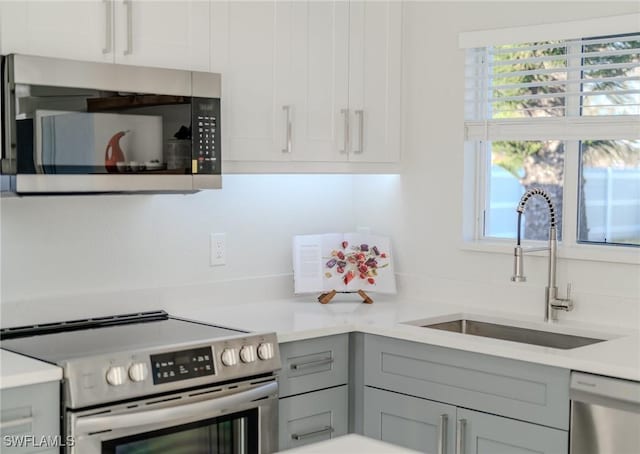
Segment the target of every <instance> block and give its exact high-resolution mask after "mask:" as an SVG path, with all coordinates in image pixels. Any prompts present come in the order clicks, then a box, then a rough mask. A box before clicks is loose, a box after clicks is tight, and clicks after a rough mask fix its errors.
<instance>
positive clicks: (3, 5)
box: [0, 0, 114, 62]
mask: <svg viewBox="0 0 640 454" xmlns="http://www.w3.org/2000/svg"><path fill="white" fill-rule="evenodd" d="M113 26H114V23H113V3H112V1H111V0H103V1H100V0H86V1H81V2H78V1H74V2H70V1H39V2H36V1H7V2H0V33H1V35H2V37H1V42H2V53H3V54H9V53H22V54H31V55H42V56H45V57H56V58H69V59H73V60H85V61H98V62H103V61H104V62H113Z"/></svg>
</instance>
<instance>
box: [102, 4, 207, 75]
mask: <svg viewBox="0 0 640 454" xmlns="http://www.w3.org/2000/svg"><path fill="white" fill-rule="evenodd" d="M114 7H115V11H114V18H115V20H114V37H115V43H114V52H115V62H116V63H122V64H128V65H140V66H159V67H164V68H176V69H189V70H196V71H209V68H210V66H209V57H210V37H209V8H210V3H209V2H208V1H197V0H196V1H150V0H114Z"/></svg>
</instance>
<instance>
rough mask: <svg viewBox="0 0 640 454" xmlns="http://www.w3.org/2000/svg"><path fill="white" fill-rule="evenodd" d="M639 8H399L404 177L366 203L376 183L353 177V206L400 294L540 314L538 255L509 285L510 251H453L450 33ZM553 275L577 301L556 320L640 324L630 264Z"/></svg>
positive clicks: (457, 71) (455, 207) (459, 76)
mask: <svg viewBox="0 0 640 454" xmlns="http://www.w3.org/2000/svg"><path fill="white" fill-rule="evenodd" d="M639 10H640V4H639V3H637V2H625V3H615V2H566V3H557V2H553V3H552V2H535V3H525V2H513V1H512V2H470V3H462V2H439V3H435V2H409V3H407V4H405V11H404V13H405V14H404V43H403V46H404V52H405V58H404V67H403V78H404V87H403V88H404V90H403V92H404V100H403V104H404V118H403V124H404V133H403V138H404V146H403V156H402V165H403V172H402V178H401V180H399V181H397V184H394V185H393V187H390V186H389V185H387V186H385V187H384V188H381V190H380V192H381V194H378V196H380V197H371V196H368V197H365V196H364V195H365V194H368V193H369V191H370V189H371V188H372V187H373V188H376V187H378V186H377V181H378V180H377V177H369V176H359V177H356V178H355V181H354V200H360V201H363V203H359V204H356V205H355V206H356V209H358V213H357V218H358V221H359V222H362V223H365V224H369V225H370V226H371V227H372V228H373V229H374V230H378V231H383V232H391V233H392V235H393V237H394V239H395V246H396V265H397V271H398V272H399V273H400V277H401V279H400V281H399V282H401V283H403V284H404V286H403V288H404V290H405V291H406V292H407V293H409V294H411V295H424V297H426V298H429V299H431V298H433V299H441V300H450V301H453V302H460V303H465V304H478V305H481V306H483V307H484V308H489V309H495V310H506V311H511V312H525V313H529V314H536V315H539V316H540V317H542V314H543V310H544V304H543V301H544V286H545V283H546V276H545V275H546V261H545V258H543V257H527V260H526V266H527V277H528V278H529V281H528V282H527V283H525V284H511V283H510V282H509V277H510V276H511V273H512V258H511V256H510V255H505V254H490V253H481V252H470V251H464V250H462V249H461V248H460V244H461V238H462V220H463V212H462V206H463V184H462V182H463V171H464V162H463V127H462V125H463V119H464V117H463V113H464V112H463V107H464V104H463V102H464V101H463V96H464V93H463V88H464V81H463V66H464V52H463V51H462V50H461V49H459V48H458V33H460V32H462V31H471V30H483V29H492V28H501V27H518V26H520V25H533V24H539V23H545V21H570V20H580V19H584V18H592V17H600V16H609V15H617V14H628V13H631V12H638V11H639ZM514 39H517V37H514ZM367 200H368V201H371V203H368V204H367V203H366V201H367ZM380 201H382V202H380ZM514 209H515V207H514ZM514 213H515V212H514ZM514 222H515V215H514ZM558 278H559V285H564V284H565V283H566V282H567V281H571V282H572V283H573V290H574V300H575V301H576V308H575V310H574V311H573V312H571V313H570V314H561V317H562V318H565V319H576V320H588V321H594V322H604V323H610V324H620V325H628V326H635V327H638V326H640V268H639V267H638V266H637V265H623V264H614V263H604V262H587V261H568V260H560V262H559V269H558ZM561 292H564V289H561Z"/></svg>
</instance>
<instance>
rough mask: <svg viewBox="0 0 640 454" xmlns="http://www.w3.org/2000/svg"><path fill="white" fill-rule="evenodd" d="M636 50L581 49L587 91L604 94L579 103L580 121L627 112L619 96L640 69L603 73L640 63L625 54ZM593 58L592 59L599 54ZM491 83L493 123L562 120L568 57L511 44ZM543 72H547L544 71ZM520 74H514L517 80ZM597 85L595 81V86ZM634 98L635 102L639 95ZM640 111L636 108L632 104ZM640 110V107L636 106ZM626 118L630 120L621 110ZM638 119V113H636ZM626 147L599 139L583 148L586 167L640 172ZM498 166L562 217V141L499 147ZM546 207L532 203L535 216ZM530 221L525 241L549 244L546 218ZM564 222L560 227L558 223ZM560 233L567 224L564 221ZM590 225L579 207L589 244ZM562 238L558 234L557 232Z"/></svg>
mask: <svg viewBox="0 0 640 454" xmlns="http://www.w3.org/2000/svg"><path fill="white" fill-rule="evenodd" d="M629 49H639V52H640V41H624V40H621V41H613V42H611V41H609V42H603V41H602V40H594V42H593V43H588V41H586V43H583V46H582V51H583V56H584V55H586V57H584V58H583V60H582V66H583V67H586V68H583V69H582V90H581V91H583V92H588V91H593V92H598V93H602V94H600V95H599V96H582V98H581V100H580V101H581V103H580V104H581V106H582V107H581V109H582V114H583V115H593V114H597V113H598V109H601V107H599V103H600V104H601V103H602V100H603V99H606V100H607V101H609V102H607V104H612V105H616V104H617V105H621V106H623V107H622V108H621V109H624V108H625V107H624V105H625V104H626V103H627V102H628V101H629V97H633V96H634V95H633V94H631V95H628V94H619V93H620V92H621V91H622V90H629V89H630V88H632V87H635V88H636V89H637V88H638V86H637V85H635V86H634V85H633V84H634V83H636V84H637V82H629V81H628V80H624V78H625V77H628V76H630V75H635V73H638V75H640V66H635V68H634V67H628V66H622V67H615V66H614V67H613V68H611V67H606V68H602V67H601V66H602V65H611V64H617V63H634V62H635V63H639V60H640V57H639V54H638V53H637V52H636V53H631V52H628V50H629ZM598 53H600V54H601V55H596V56H591V55H593V54H598ZM493 63H494V65H493V74H492V76H493V84H492V93H491V95H492V96H491V97H492V98H493V100H494V102H493V103H492V106H491V107H492V109H493V118H496V119H497V118H532V117H557V116H564V115H565V107H566V101H567V98H566V97H565V92H566V90H567V85H566V83H565V82H566V80H567V66H568V63H567V55H566V47H565V46H564V44H560V45H558V43H555V42H545V43H533V44H526V45H509V46H501V47H498V48H496V52H495V53H494V62H493ZM540 70H542V71H540ZM513 73H516V75H513ZM591 80H593V81H591ZM636 96H637V95H636ZM633 104H635V105H637V104H638V101H635V103H633ZM635 108H636V109H637V106H636V107H635ZM621 112H622V113H628V112H626V111H623V110H621ZM636 113H637V112H636ZM625 143H626V142H619V141H610V140H597V141H593V140H592V141H588V142H587V141H585V142H583V143H582V150H583V153H582V160H583V165H597V166H608V165H609V163H610V162H611V161H612V160H616V161H618V162H622V163H625V164H629V165H640V156H639V153H638V149H637V148H634V147H633V146H631V145H630V144H628V143H626V145H625ZM492 157H493V163H494V164H497V165H499V166H501V167H503V168H504V169H506V170H507V171H509V172H510V173H511V174H512V175H514V176H515V177H516V178H518V179H519V181H520V184H521V185H522V186H523V187H524V188H525V190H527V189H530V188H531V187H533V186H536V187H542V188H543V189H545V190H547V191H548V192H549V193H550V194H551V196H552V197H553V199H554V200H555V203H556V208H557V212H558V213H559V214H560V215H561V213H562V180H563V169H564V143H563V142H562V141H557V140H553V141H546V142H539V141H535V142H534V141H531V142H527V141H500V142H494V143H493V146H492ZM584 183H585V181H584V178H582V179H581V187H580V191H581V195H582V197H581V200H584ZM545 209H546V208H545V207H544V204H543V203H542V202H540V203H539V204H537V205H536V204H535V203H532V204H531V206H530V207H529V208H528V209H527V210H528V211H531V212H534V213H535V212H536V211H537V210H545ZM538 212H539V213H540V214H541V215H540V216H537V215H534V216H528V217H527V218H526V220H525V232H526V237H527V238H529V239H539V240H544V239H546V235H547V225H548V224H547V221H546V216H544V215H543V214H542V213H544V211H538ZM560 221H561V220H560ZM559 225H560V226H561V225H562V223H561V222H559ZM587 233H588V223H587V218H586V211H585V210H584V209H583V207H581V209H580V222H579V232H578V238H580V239H586V238H587ZM559 235H561V231H560V230H559Z"/></svg>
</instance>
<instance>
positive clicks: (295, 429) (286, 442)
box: [278, 385, 349, 450]
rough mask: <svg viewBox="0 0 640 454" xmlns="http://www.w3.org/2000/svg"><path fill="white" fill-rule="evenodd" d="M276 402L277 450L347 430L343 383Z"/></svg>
mask: <svg viewBox="0 0 640 454" xmlns="http://www.w3.org/2000/svg"><path fill="white" fill-rule="evenodd" d="M279 404H280V406H279V416H278V424H279V425H278V430H279V434H278V439H279V449H281V450H282V449H289V448H295V447H297V446H302V445H306V444H310V443H316V442H318V441H323V440H328V439H330V438H334V437H339V436H340V435H345V434H346V433H347V431H348V413H349V393H348V387H347V385H343V386H338V387H337V388H331V389H324V390H322V391H314V392H312V393H307V394H302V395H299V396H292V397H285V398H282V399H280V403H279Z"/></svg>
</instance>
